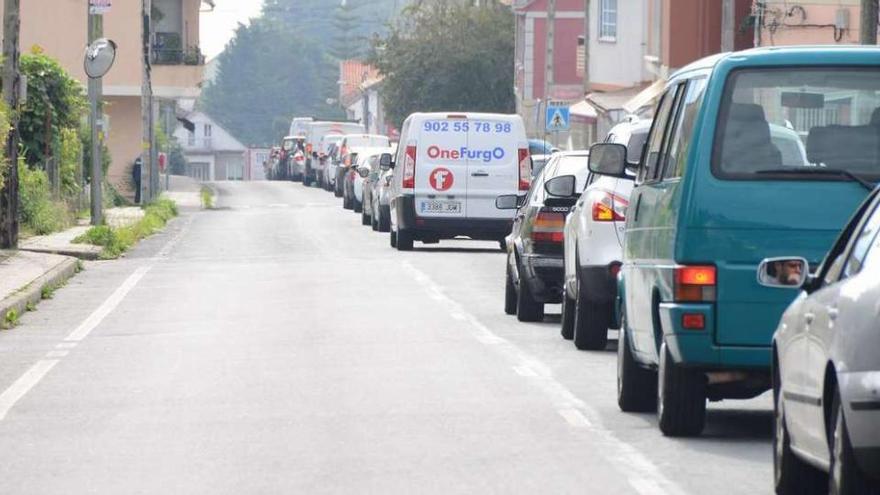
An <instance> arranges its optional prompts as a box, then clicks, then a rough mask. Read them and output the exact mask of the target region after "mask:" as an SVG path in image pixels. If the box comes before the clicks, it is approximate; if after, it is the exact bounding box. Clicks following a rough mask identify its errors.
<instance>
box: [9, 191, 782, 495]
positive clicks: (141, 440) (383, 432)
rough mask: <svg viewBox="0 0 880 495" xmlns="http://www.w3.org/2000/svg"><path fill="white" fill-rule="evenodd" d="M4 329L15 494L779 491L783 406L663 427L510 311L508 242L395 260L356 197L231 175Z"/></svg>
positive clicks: (604, 368)
mask: <svg viewBox="0 0 880 495" xmlns="http://www.w3.org/2000/svg"><path fill="white" fill-rule="evenodd" d="M214 187H215V188H216V189H217V190H218V192H219V197H218V201H217V203H218V206H219V208H218V209H217V210H213V211H186V212H184V214H183V215H182V216H181V218H179V219H177V220H175V221H174V222H173V223H172V224H171V225H170V226H169V228H168V229H167V230H166V232H164V233H162V234H160V235H157V236H155V237H153V238H151V239H148V240H147V241H145V242H144V243H142V244H141V245H140V246H139V247H137V248H136V249H135V250H134V251H133V252H132V253H131V254H130V255H129V256H128V257H126V258H125V259H123V260H120V261H116V262H97V263H91V264H89V265H88V266H87V270H86V271H85V272H83V273H81V274H80V275H79V276H77V277H76V278H75V279H74V280H73V281H72V282H71V283H70V285H69V286H68V287H66V288H64V289H62V290H60V291H59V292H58V293H57V294H56V295H55V297H54V299H52V300H49V301H45V302H44V303H43V304H41V305H40V307H39V309H38V311H36V312H33V313H29V314H27V315H25V316H24V317H23V319H22V324H21V326H19V327H18V328H16V329H15V330H12V331H8V332H3V333H0V356H2V360H0V391H2V392H0V418H2V419H0V493H3V494H62V493H63V494H78V493H98V494H120V493H151V494H152V493H181V494H200V493H205V494H208V493H210V494H226V493H228V494H244V493H413V492H419V493H443V494H446V493H592V494H606V493H607V494H626V493H639V494H684V493H693V494H703V493H724V494H738V493H742V494H760V493H770V492H771V486H772V481H771V476H772V461H771V451H770V435H771V431H772V411H771V405H770V401H769V399H768V398H767V396H766V395H765V396H762V397H760V398H758V399H754V400H751V401H731V402H726V403H720V404H712V405H710V409H709V418H708V426H707V428H706V433H705V434H704V435H703V436H702V437H701V438H697V439H686V440H682V439H666V438H664V437H663V436H662V435H661V434H660V433H659V431H658V430H657V426H656V420H655V418H654V416H653V415H651V414H623V413H621V412H619V410H618V409H617V405H616V402H615V377H616V371H615V366H616V363H615V361H616V354H615V352H614V343H613V342H612V344H611V345H610V346H609V350H607V351H606V352H578V351H577V350H575V349H574V347H573V346H572V344H571V343H570V342H568V341H564V340H562V339H561V338H560V337H559V323H558V307H556V308H554V307H551V308H550V313H551V314H550V315H549V316H548V318H547V321H545V322H544V323H539V324H522V323H518V322H517V321H516V320H515V318H513V317H509V316H506V315H504V313H503V311H502V303H503V281H504V280H503V274H504V255H503V254H502V253H501V252H500V251H498V249H497V245H496V244H495V243H485V242H468V241H454V242H444V243H441V244H440V245H439V246H436V245H435V246H430V247H428V246H422V245H420V244H418V243H417V245H416V250H415V251H413V252H410V253H398V252H396V251H394V250H392V249H390V248H389V246H388V238H387V235H385V234H382V235H380V234H376V233H374V232H372V231H371V230H370V229H369V228H368V227H362V226H361V225H360V217H359V216H358V215H355V214H352V213H351V212H348V211H345V210H343V209H342V208H341V200H337V199H335V198H333V197H332V196H331V195H330V194H328V193H326V192H324V191H321V190H318V189H307V188H304V187H303V186H302V185H300V184H293V183H219V184H214Z"/></svg>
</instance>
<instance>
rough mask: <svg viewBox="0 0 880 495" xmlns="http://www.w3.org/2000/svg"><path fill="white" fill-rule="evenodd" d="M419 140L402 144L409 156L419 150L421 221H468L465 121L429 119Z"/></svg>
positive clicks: (417, 176) (417, 197)
mask: <svg viewBox="0 0 880 495" xmlns="http://www.w3.org/2000/svg"><path fill="white" fill-rule="evenodd" d="M420 125H421V129H419V130H418V133H419V136H420V138H419V140H418V141H413V142H410V143H401V146H404V145H406V146H407V153H409V152H410V150H411V149H412V147H413V146H416V147H417V149H416V154H417V155H416V156H417V158H416V166H415V208H416V214H417V215H419V216H422V217H441V218H462V219H463V218H466V216H467V202H466V197H467V173H468V164H467V159H466V158H465V157H464V156H463V155H462V153H463V152H464V151H466V150H467V148H468V121H467V119H466V118H461V119H448V118H445V117H437V118H427V119H425V120H424V121H422V123H421V124H420Z"/></svg>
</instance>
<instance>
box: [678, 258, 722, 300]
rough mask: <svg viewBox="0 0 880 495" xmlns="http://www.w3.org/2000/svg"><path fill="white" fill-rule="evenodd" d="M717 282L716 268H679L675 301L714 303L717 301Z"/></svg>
mask: <svg viewBox="0 0 880 495" xmlns="http://www.w3.org/2000/svg"><path fill="white" fill-rule="evenodd" d="M717 281H718V280H717V272H716V270H715V267H714V266H709V265H707V266H677V267H675V301H676V302H712V301H714V300H715V289H716V286H717Z"/></svg>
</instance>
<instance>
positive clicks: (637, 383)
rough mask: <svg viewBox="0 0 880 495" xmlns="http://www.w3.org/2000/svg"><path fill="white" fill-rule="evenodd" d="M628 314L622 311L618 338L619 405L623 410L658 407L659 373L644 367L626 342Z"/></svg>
mask: <svg viewBox="0 0 880 495" xmlns="http://www.w3.org/2000/svg"><path fill="white" fill-rule="evenodd" d="M625 329H626V316H625V315H624V314H623V311H621V316H620V337H619V338H618V340H617V405H618V407H620V410H621V411H623V412H651V411H655V410H656V409H657V373H655V372H654V371H652V370H649V369H645V368H642V367H641V366H639V363H637V362H636V360H635V358H633V355H632V351H631V350H630V348H629V344H627V342H626V338H627V337H626V330H625Z"/></svg>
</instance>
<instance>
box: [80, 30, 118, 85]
mask: <svg viewBox="0 0 880 495" xmlns="http://www.w3.org/2000/svg"><path fill="white" fill-rule="evenodd" d="M115 61H116V43H115V42H114V41H113V40H110V39H107V38H101V39H98V40H95V41H94V43H92V44H91V45H89V47H88V48H86V56H85V62H84V67H85V70H86V75H88V76H89V77H90V78H91V79H98V78H99V77H104V74H106V73H107V72H109V71H110V68H111V67H113V62H115Z"/></svg>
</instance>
